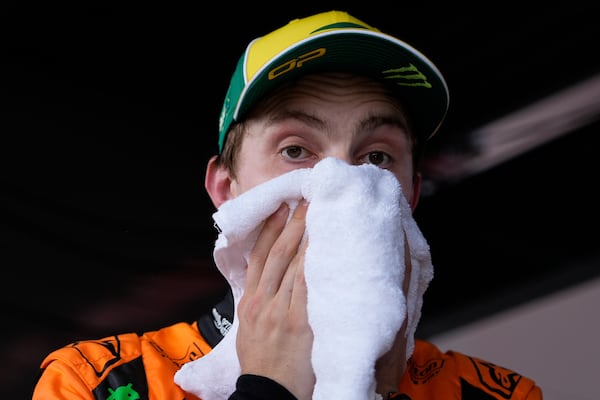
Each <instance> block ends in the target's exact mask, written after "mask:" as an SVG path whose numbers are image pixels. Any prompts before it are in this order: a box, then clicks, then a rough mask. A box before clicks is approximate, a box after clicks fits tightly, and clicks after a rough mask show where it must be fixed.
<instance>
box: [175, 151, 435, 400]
mask: <svg viewBox="0 0 600 400" xmlns="http://www.w3.org/2000/svg"><path fill="white" fill-rule="evenodd" d="M301 198H306V199H307V200H308V201H309V206H308V210H307V216H306V234H307V235H308V238H309V246H308V248H307V250H306V256H305V266H304V270H305V276H306V284H307V290H308V304H307V311H308V318H309V323H310V325H311V328H312V329H313V333H314V342H313V350H312V355H311V356H312V359H311V361H312V365H313V369H314V372H315V376H316V385H315V389H314V393H313V399H316V400H321V399H331V398H355V399H365V400H371V399H373V400H375V399H379V398H381V397H380V396H378V395H377V394H376V393H375V384H376V382H375V375H374V374H375V362H376V361H377V359H378V358H379V357H380V356H381V355H383V354H384V353H385V352H386V351H387V350H389V348H390V346H391V345H392V343H393V341H394V338H395V336H396V334H397V332H398V330H399V329H400V327H401V325H402V324H403V323H404V320H405V316H408V320H407V321H406V322H407V333H406V334H407V349H406V355H407V357H410V355H411V354H412V352H413V349H414V334H415V331H416V328H417V324H418V321H419V319H420V316H421V306H422V299H423V294H424V292H425V290H426V289H427V287H428V285H429V282H430V281H431V279H432V278H433V266H432V264H431V258H430V252H429V246H428V244H427V241H426V240H425V238H424V237H423V235H422V233H421V231H420V229H419V228H418V226H417V224H416V222H415V221H414V219H413V218H412V214H411V210H410V207H409V205H408V203H407V201H406V199H405V198H404V196H403V195H402V191H401V187H400V184H399V182H398V180H397V179H396V177H395V176H394V175H393V174H392V173H391V172H389V171H386V170H383V169H381V168H378V167H375V166H373V165H367V164H365V165H360V166H351V165H348V164H347V163H345V162H343V161H340V160H337V159H333V158H327V159H324V160H322V161H321V162H319V163H318V164H316V165H315V166H314V167H313V168H310V169H299V170H294V171H291V172H289V173H287V174H284V175H282V176H279V177H277V178H275V179H272V180H270V181H268V182H266V183H264V184H262V185H259V186H257V187H255V188H253V189H251V190H249V191H247V192H245V193H243V194H242V195H241V196H238V197H237V198H235V199H232V200H230V201H228V202H226V203H224V204H223V205H222V206H221V207H220V208H219V210H218V211H217V212H216V213H215V214H214V216H213V217H214V220H215V222H216V224H217V225H218V226H219V228H220V229H221V232H220V234H219V237H218V238H217V241H216V244H215V250H214V257H215V262H216V265H217V267H218V268H219V270H220V271H221V273H222V274H223V275H224V277H225V278H226V279H227V281H228V282H229V284H230V285H231V287H232V291H233V296H234V304H235V306H236V308H237V305H238V303H239V300H240V298H241V296H242V294H243V290H244V285H245V273H246V265H247V260H248V257H249V254H250V251H251V249H252V247H253V245H254V243H255V241H256V238H257V237H258V234H259V232H260V229H261V227H262V223H263V221H264V219H265V218H266V217H268V216H269V215H270V214H272V213H273V212H274V211H275V210H276V209H277V208H278V207H279V205H280V204H281V203H282V202H287V203H288V204H289V205H290V208H291V209H294V208H295V206H296V205H297V203H298V201H299V200H300V199H301ZM405 240H406V242H407V243H408V248H409V252H410V254H404V253H405V251H404V250H405V246H404V243H405ZM405 257H410V261H411V265H412V273H411V275H410V282H409V290H408V293H404V292H403V291H402V287H403V282H404V272H405ZM238 322H239V321H238V319H237V316H236V317H234V321H233V324H232V326H231V329H230V331H229V333H228V334H227V335H226V336H225V338H224V339H223V340H222V341H221V343H219V344H218V345H217V346H216V347H215V348H214V349H213V350H212V351H211V352H210V353H208V354H207V355H205V356H204V357H202V358H200V359H198V360H195V361H192V362H189V363H187V364H185V365H184V366H183V367H182V369H181V370H179V371H178V372H177V373H176V375H175V382H176V383H177V384H178V385H179V386H181V387H182V388H183V389H184V390H186V391H189V392H192V393H194V394H196V395H197V396H199V397H200V398H202V399H203V400H217V399H218V400H224V399H227V398H228V397H229V395H230V394H231V393H232V392H233V391H234V390H235V381H236V379H237V377H238V376H239V373H240V365H239V361H238V359H237V354H236V349H235V341H236V335H237V326H238Z"/></svg>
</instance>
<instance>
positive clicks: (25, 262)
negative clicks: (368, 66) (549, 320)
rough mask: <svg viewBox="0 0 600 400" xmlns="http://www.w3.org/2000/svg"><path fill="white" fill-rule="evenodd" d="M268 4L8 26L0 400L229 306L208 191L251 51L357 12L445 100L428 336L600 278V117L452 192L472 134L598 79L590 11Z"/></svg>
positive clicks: (25, 14)
mask: <svg viewBox="0 0 600 400" xmlns="http://www.w3.org/2000/svg"><path fill="white" fill-rule="evenodd" d="M367 3H368V4H367ZM253 4H254V6H251V5H249V4H247V5H242V6H233V4H215V5H213V7H214V8H213V9H212V10H211V11H208V9H206V10H205V9H198V8H197V7H195V6H191V5H189V6H186V7H177V6H175V5H173V6H168V7H167V6H163V7H160V6H159V5H156V6H149V5H144V6H134V5H122V4H119V5H110V4H109V5H102V6H91V5H84V4H80V5H78V6H72V5H70V6H68V7H67V6H56V5H52V6H49V5H44V6H40V5H37V6H35V7H34V6H32V5H29V6H25V5H21V6H14V5H6V4H5V5H3V6H2V8H1V10H2V11H1V16H0V18H1V19H0V26H1V29H2V36H1V40H2V48H1V51H2V58H1V64H0V66H1V67H2V71H3V72H2V80H1V81H0V102H1V103H0V104H1V108H0V112H1V114H0V118H1V125H0V129H1V133H2V135H1V138H2V139H1V140H2V145H1V146H0V160H1V161H0V162H1V164H0V167H1V168H2V173H1V175H0V183H1V185H0V221H1V224H0V226H1V230H0V234H1V235H2V238H3V239H4V240H3V241H2V242H3V245H2V258H1V259H0V263H1V265H2V270H3V274H4V279H3V281H2V282H3V286H4V290H3V291H2V303H1V304H2V315H3V322H4V324H3V330H2V342H1V343H2V355H3V362H2V363H1V364H0V365H1V366H0V368H1V370H0V376H1V377H2V378H0V379H1V381H2V382H3V383H2V385H1V388H0V389H1V391H2V394H3V395H4V396H3V397H5V398H27V397H29V393H30V390H31V388H32V386H33V384H34V381H35V378H36V376H35V375H36V373H37V366H38V364H39V363H40V361H41V360H42V359H43V357H44V356H45V355H46V354H47V353H48V352H50V351H51V350H53V349H54V348H56V347H58V346H62V345H64V344H67V343H69V342H71V341H73V340H78V339H85V338H99V337H102V336H105V335H109V334H113V333H118V332H125V331H141V330H146V329H155V328H158V327H160V326H162V325H164V324H168V323H172V322H177V321H180V320H193V319H194V318H195V317H196V316H197V315H199V313H200V312H201V311H203V310H204V309H205V308H206V307H208V305H209V304H210V302H211V301H214V300H216V299H219V298H220V296H221V295H222V294H223V293H224V290H225V286H224V281H223V280H222V278H221V277H220V275H219V274H218V272H217V271H216V268H215V267H214V266H213V264H212V259H211V250H212V246H213V243H214V239H215V238H216V232H215V231H214V229H213V228H212V220H211V214H212V212H213V211H214V209H213V207H212V205H211V203H210V201H209V199H208V197H207V196H206V195H205V193H204V189H203V182H204V167H205V163H206V161H207V159H208V157H209V156H210V155H212V154H213V153H214V152H215V151H216V141H217V130H218V124H217V121H218V116H219V112H220V108H221V104H222V99H223V96H224V94H225V91H226V89H227V85H228V81H229V77H230V74H231V72H232V69H233V67H234V64H235V62H236V61H237V59H238V57H239V56H240V54H241V52H242V51H243V50H244V47H245V44H246V42H247V41H248V40H249V39H251V38H253V37H256V36H259V35H261V34H264V33H266V32H268V31H270V30H272V29H274V28H276V27H279V26H280V25H282V24H284V23H286V22H287V21H288V20H290V19H292V18H294V17H302V16H305V15H308V14H310V13H313V12H318V11H327V10H330V9H334V8H335V9H345V10H347V11H349V12H351V13H352V14H353V15H355V16H356V17H358V18H360V19H362V20H364V21H365V22H367V23H370V24H371V25H374V26H376V27H378V28H380V29H381V30H383V31H385V32H388V33H392V34H395V35H397V36H399V37H400V38H402V39H403V40H405V41H407V42H408V43H410V44H411V45H413V46H415V47H417V48H418V49H419V50H421V51H422V52H424V53H425V54H426V55H427V56H428V57H429V58H430V59H431V60H432V61H433V62H434V63H435V64H436V65H437V66H438V67H439V68H440V70H441V71H442V72H443V74H444V75H445V77H446V79H447V82H448V85H449V88H450V97H451V106H450V111H449V114H448V117H447V120H446V123H445V125H444V126H443V127H442V129H441V131H440V132H439V133H438V135H437V136H436V137H434V138H433V139H432V140H431V143H430V145H431V147H430V150H429V153H428V163H426V170H425V178H426V183H427V185H426V189H427V190H426V191H425V193H424V195H423V197H422V199H421V202H420V205H419V207H418V209H417V212H416V214H415V217H416V219H417V222H418V223H419V224H420V226H421V229H422V230H423V232H424V234H425V236H426V237H427V238H428V240H429V242H430V245H431V249H432V257H433V261H434V265H435V267H436V276H435V278H434V281H433V282H432V285H431V287H430V289H429V291H428V292H427V294H426V297H425V305H424V308H423V317H422V323H421V326H420V335H421V336H424V337H427V336H430V335H433V334H436V333H439V332H442V331H444V330H447V329H450V328H453V327H456V326H458V325H461V324H464V323H466V322H468V321H471V320H474V319H477V318H481V317H483V316H486V315H490V314H492V313H494V312H497V311H499V310H502V309H506V308H509V307H513V306H515V305H517V304H521V303H523V302H526V301H529V300H532V299H534V298H536V297H538V296H543V295H545V294H548V293H551V292H553V291H557V290H560V289H563V288H566V287H568V286H570V285H573V284H575V283H577V282H581V281H583V280H586V279H589V278H591V277H594V276H597V275H598V274H599V272H600V265H599V264H600V262H599V255H598V246H597V244H596V243H597V240H598V234H597V226H598V213H597V210H596V207H597V204H598V200H599V195H598V190H597V185H598V179H597V173H598V166H597V163H598V157H597V153H598V144H599V143H600V140H599V135H600V132H599V128H600V126H599V123H598V120H599V118H598V116H599V113H598V104H597V102H598V100H597V99H596V105H595V107H596V108H595V111H596V113H595V114H594V115H593V116H592V118H587V119H586V120H585V121H582V122H581V123H580V124H578V126H577V128H576V129H575V128H573V129H565V130H564V132H562V133H563V134H562V135H560V136H558V137H556V138H554V139H553V140H550V141H545V142H543V143H541V144H539V145H538V146H536V147H534V148H532V149H529V150H528V151H524V152H522V153H520V154H518V155H515V156H513V157H511V158H510V159H507V160H504V161H503V162H499V163H497V164H495V165H493V166H492V167H490V168H488V169H485V170H483V171H477V173H456V174H454V175H452V176H450V177H449V176H448V175H447V173H444V166H445V165H446V164H445V163H447V162H449V161H448V160H450V161H453V162H455V163H457V164H456V165H459V166H460V163H461V162H464V161H465V160H469V158H472V157H474V156H475V155H477V154H476V153H477V152H476V151H475V152H474V150H473V135H474V132H477V131H478V128H480V127H482V126H484V125H486V124H487V123H489V122H491V121H494V120H497V119H499V118H501V117H503V116H505V115H509V114H513V113H515V112H517V111H518V110H520V109H522V108H524V107H527V106H528V105H530V104H533V103H535V102H537V101H539V100H541V99H544V98H547V97H548V96H551V95H553V94H554V93H557V92H559V91H561V90H563V89H566V88H568V87H570V86H572V85H575V84H577V83H579V82H581V81H584V80H586V79H588V78H591V77H594V76H595V75H597V74H598V72H599V67H600V65H599V64H600V63H599V61H598V54H597V53H598V45H599V43H598V42H599V38H600V36H599V35H600V28H599V24H598V20H597V19H598V15H600V14H598V11H600V10H599V7H598V6H597V5H594V3H593V2H579V1H572V2H569V3H559V4H557V5H550V4H549V3H548V4H544V6H543V7H539V8H538V7H533V6H524V5H523V4H522V3H515V4H513V5H511V4H509V3H505V2H503V3H501V4H492V5H490V4H486V5H485V7H484V6H483V5H482V6H481V7H475V8H473V7H467V6H461V5H460V4H458V5H457V4H452V5H445V6H438V5H436V6H434V5H432V4H429V3H427V4H425V5H418V4H417V3H414V2H413V3H408V4H406V5H403V4H394V5H393V8H389V7H391V5H389V4H391V3H386V2H381V4H378V3H377V2H365V3H360V4H353V3H351V4H349V3H342V4H341V5H340V4H339V3H338V4H334V3H320V5H319V6H315V5H293V6H292V5H289V4H288V5H286V7H284V4H281V3H274V4H267V3H264V2H263V4H262V5H257V4H256V3H253ZM419 4H421V3H419ZM240 7H241V8H240ZM596 87H597V86H596ZM573 118H577V114H575V115H574V116H573ZM546 128H547V126H544V125H541V126H538V127H537V128H536V129H531V130H529V131H527V132H526V135H537V134H540V133H543V131H544V129H546ZM444 160H445V161H444ZM457 160H458V161H457ZM440 165H441V166H442V167H441V172H440ZM452 165H453V166H455V164H452ZM453 170H454V169H453ZM459 170H460V168H459ZM446 172H447V170H446Z"/></svg>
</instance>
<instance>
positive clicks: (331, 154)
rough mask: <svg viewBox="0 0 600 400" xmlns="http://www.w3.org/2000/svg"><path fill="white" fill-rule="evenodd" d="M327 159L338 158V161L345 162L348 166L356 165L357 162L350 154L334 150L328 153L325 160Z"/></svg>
mask: <svg viewBox="0 0 600 400" xmlns="http://www.w3.org/2000/svg"><path fill="white" fill-rule="evenodd" d="M326 157H333V158H337V159H338V160H342V161H345V162H346V163H348V164H353V163H355V161H354V160H353V157H352V156H351V155H350V152H349V151H345V150H341V149H338V150H332V151H329V152H327V153H326V154H325V155H324V157H323V158H326Z"/></svg>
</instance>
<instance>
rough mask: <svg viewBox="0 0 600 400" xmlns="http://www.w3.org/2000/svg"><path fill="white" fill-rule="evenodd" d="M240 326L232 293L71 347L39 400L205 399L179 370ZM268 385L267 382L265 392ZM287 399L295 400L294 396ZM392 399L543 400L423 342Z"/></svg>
mask: <svg viewBox="0 0 600 400" xmlns="http://www.w3.org/2000/svg"><path fill="white" fill-rule="evenodd" d="M232 320H233V299H232V296H231V293H229V294H228V296H227V297H226V298H225V299H224V300H223V301H221V302H220V303H219V304H217V305H216V306H215V307H214V308H212V310H211V312H209V313H206V314H205V315H203V316H202V317H200V318H199V319H198V320H197V321H194V322H193V323H187V322H181V323H177V324H174V325H171V326H167V327H164V328H162V329H158V330H156V331H151V332H145V333H143V334H141V335H139V334H137V333H126V334H121V335H116V336H110V337H106V338H103V339H100V340H85V341H79V342H74V343H72V344H69V345H67V346H65V347H63V348H60V349H57V350H55V351H54V352H52V353H50V354H49V355H48V356H47V357H46V358H45V359H44V360H43V361H42V363H41V370H40V376H39V380H38V382H37V384H36V386H35V388H34V391H33V397H32V400H42V399H43V400H48V399H69V400H74V399H86V400H119V399H130V400H133V399H142V400H143V399H149V400H159V399H160V400H168V399H172V400H197V399H198V398H197V397H196V396H194V395H192V394H191V393H187V392H185V391H183V390H182V389H181V388H180V387H179V386H178V385H177V384H175V382H174V381H173V377H174V375H175V372H176V371H177V370H179V369H180V368H181V366H182V365H183V364H185V363H186V362H189V361H192V360H195V359H198V358H199V357H202V356H203V355H205V354H206V353H208V352H209V351H210V350H211V349H212V348H213V347H214V346H215V345H216V344H217V343H218V342H219V341H220V340H221V339H222V338H223V337H224V335H225V334H226V333H227V330H228V328H229V327H230V326H231V321H232ZM264 380H265V378H263V381H264ZM266 380H267V381H268V379H266ZM263 381H260V382H259V384H260V385H263V387H264V382H263ZM273 384H274V385H275V386H277V384H276V383H273ZM246 387H248V386H247V385H246ZM250 387H253V386H252V385H250ZM238 392H239V393H237V395H236V394H234V396H232V397H231V399H273V398H274V397H272V396H273V393H279V395H278V396H279V397H278V400H284V397H283V394H281V393H283V392H285V393H287V394H289V392H287V391H286V390H285V389H283V391H281V388H279V391H272V390H271V389H270V388H267V389H264V390H262V391H261V393H271V395H270V397H269V395H264V394H263V395H262V396H260V395H252V396H248V395H246V394H242V389H241V388H240V380H238ZM285 398H286V399H287V398H290V399H293V398H294V397H293V396H291V394H289V396H286V397H285ZM389 398H394V399H401V400H425V399H428V400H429V399H438V400H441V399H456V400H458V399H462V400H494V399H499V400H518V399H519V400H520V399H527V400H541V399H542V391H541V389H540V388H539V387H538V386H537V385H536V383H535V382H534V381H532V380H531V379H529V378H527V377H525V376H523V375H520V374H518V373H517V372H514V371H511V370H509V369H506V368H504V367H501V366H499V365H495V364H492V363H490V362H487V361H485V360H482V359H479V358H475V357H471V356H468V355H465V354H462V353H458V352H454V351H448V352H442V351H440V350H439V349H438V348H437V347H436V346H435V345H433V344H432V343H429V342H426V341H423V340H418V339H417V340H416V341H415V349H414V352H413V355H412V357H411V358H410V360H409V361H408V369H407V371H406V373H405V374H404V376H403V377H402V379H401V381H400V384H399V387H398V392H397V393H395V394H394V395H393V396H391V397H389Z"/></svg>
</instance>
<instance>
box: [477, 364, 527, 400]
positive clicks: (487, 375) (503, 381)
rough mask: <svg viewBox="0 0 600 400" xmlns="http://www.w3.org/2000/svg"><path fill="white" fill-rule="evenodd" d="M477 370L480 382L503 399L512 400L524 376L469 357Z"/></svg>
mask: <svg viewBox="0 0 600 400" xmlns="http://www.w3.org/2000/svg"><path fill="white" fill-rule="evenodd" d="M469 358H470V359H471V362H472V363H473V366H474V367H475V369H476V370H477V375H478V376H479V381H480V382H481V383H482V384H483V385H484V387H486V388H487V389H488V390H490V391H491V392H493V393H497V394H499V395H500V396H501V397H502V398H505V399H510V398H511V397H512V395H513V393H514V391H515V388H516V387H517V385H518V384H519V381H520V380H521V378H522V376H521V375H519V374H517V373H516V372H513V371H511V370H508V369H505V368H502V367H499V366H497V365H495V364H492V363H490V362H485V361H482V360H479V359H476V358H473V357H469Z"/></svg>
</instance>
